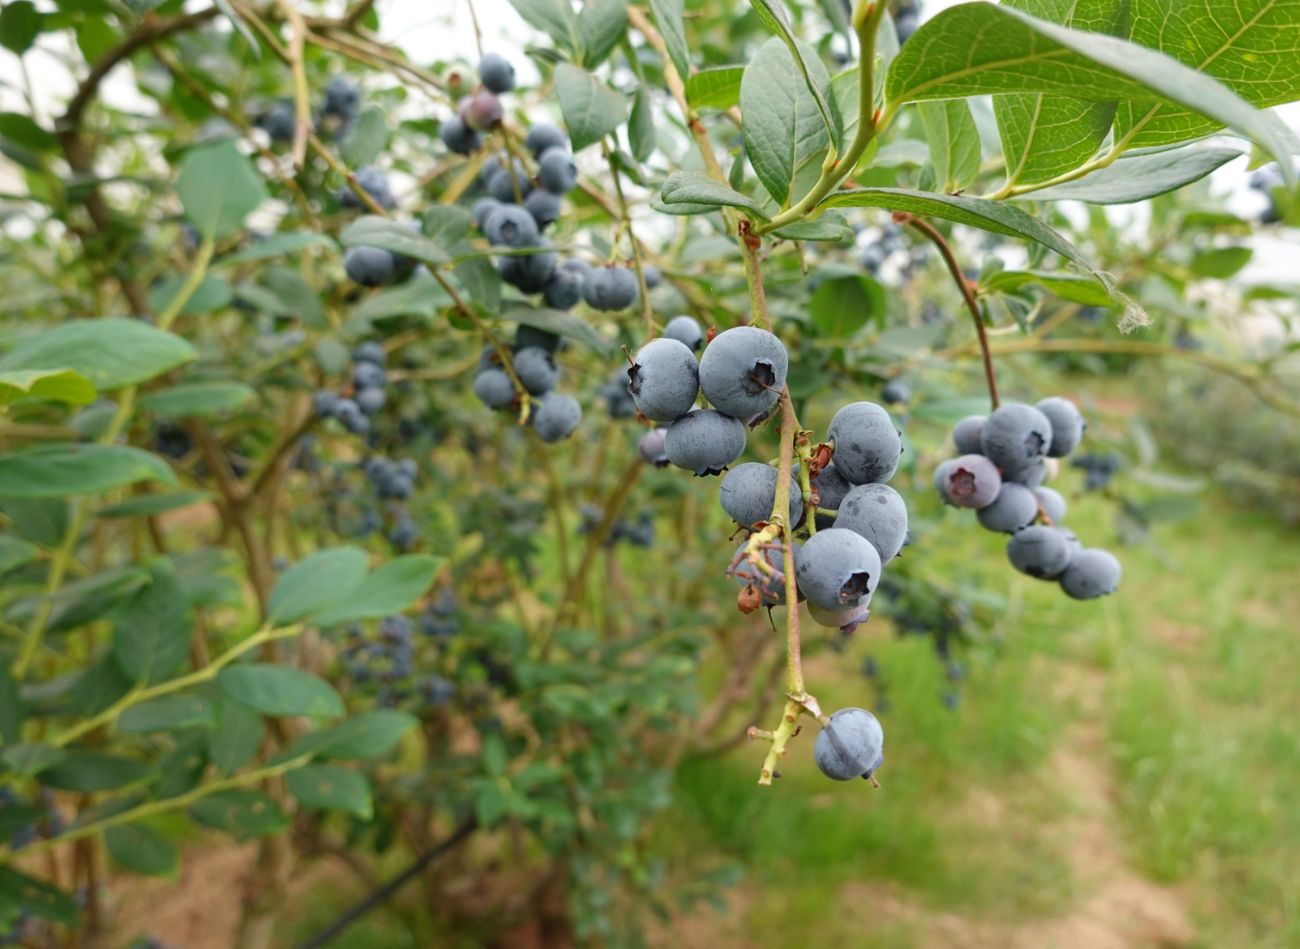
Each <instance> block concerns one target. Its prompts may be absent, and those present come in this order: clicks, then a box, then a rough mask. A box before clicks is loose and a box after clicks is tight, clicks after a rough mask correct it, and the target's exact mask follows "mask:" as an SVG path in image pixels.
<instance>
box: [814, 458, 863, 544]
mask: <svg viewBox="0 0 1300 949" xmlns="http://www.w3.org/2000/svg"><path fill="white" fill-rule="evenodd" d="M809 483H810V484H811V485H812V488H813V490H814V491H816V492H817V507H818V508H819V509H821V510H825V511H838V510H839V509H840V504H842V503H843V501H844V498H845V497H846V496H847V495H848V493H849V489H850V488H852V487H853V485H851V484H849V483H848V482H847V481H846V480H844V475H842V474H840V473H839V470H838V469H837V468H836V467H835V462H833V461H832V462H828V463H827V464H826V465H825V466H823V467H822V469H821V470H820V471H818V472H817V474H815V475H813V476H812V478H811V480H810V482H809ZM834 523H835V516H834V515H826V514H818V515H817V529H818V530H821V529H823V528H825V527H830V526H831V525H833V524H834Z"/></svg>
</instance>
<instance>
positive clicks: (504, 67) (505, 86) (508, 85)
mask: <svg viewBox="0 0 1300 949" xmlns="http://www.w3.org/2000/svg"><path fill="white" fill-rule="evenodd" d="M478 77H479V79H481V80H483V85H485V86H487V87H488V89H490V90H491V91H493V92H497V93H501V92H509V91H510V90H511V89H513V88H514V87H515V67H514V66H512V65H511V64H510V60H508V59H506V58H505V57H504V56H502V55H501V54H500V53H487V54H485V55H484V56H483V58H482V59H481V60H479V64H478Z"/></svg>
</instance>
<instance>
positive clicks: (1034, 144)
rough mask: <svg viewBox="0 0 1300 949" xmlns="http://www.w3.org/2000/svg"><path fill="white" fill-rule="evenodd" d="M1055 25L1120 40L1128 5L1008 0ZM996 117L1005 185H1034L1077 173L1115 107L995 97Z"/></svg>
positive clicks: (1107, 0) (1123, 1) (1064, 99)
mask: <svg viewBox="0 0 1300 949" xmlns="http://www.w3.org/2000/svg"><path fill="white" fill-rule="evenodd" d="M1004 6H1008V7H1012V8H1014V9H1016V10H1023V11H1024V12H1025V13H1031V14H1033V15H1034V16H1036V17H1040V18H1041V19H1044V20H1048V21H1050V22H1052V23H1060V24H1062V25H1064V26H1069V27H1072V28H1074V29H1078V30H1091V31H1092V32H1094V33H1109V34H1111V35H1114V36H1121V35H1123V32H1124V26H1125V12H1126V9H1127V7H1128V3H1127V0H1005V2H1004ZM993 113H994V115H996V116H997V120H998V135H999V136H1000V137H1001V139H1002V151H1003V154H1004V155H1005V156H1006V161H1007V181H1008V183H1010V184H1015V183H1017V182H1019V183H1024V184H1032V183H1035V182H1039V181H1047V180H1048V179H1050V178H1053V177H1055V176H1056V175H1059V174H1062V173H1063V172H1067V171H1070V170H1072V169H1074V168H1077V167H1079V166H1080V165H1082V164H1083V163H1084V162H1085V161H1087V160H1088V159H1090V158H1092V156H1093V155H1095V154H1096V153H1097V150H1098V149H1099V148H1101V143H1102V142H1103V141H1104V140H1105V138H1106V133H1107V132H1109V131H1110V124H1111V120H1112V119H1113V118H1114V117H1115V103H1114V102H1089V101H1087V100H1085V99H1078V98H1074V97H1070V96H1062V95H1046V94H1041V93H1040V94H1030V95H1021V94H1015V95H1005V96H995V97H994V99H993Z"/></svg>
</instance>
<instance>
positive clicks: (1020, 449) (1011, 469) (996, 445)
mask: <svg viewBox="0 0 1300 949" xmlns="http://www.w3.org/2000/svg"><path fill="white" fill-rule="evenodd" d="M1051 444H1052V423H1051V422H1050V421H1049V420H1048V418H1047V416H1046V415H1044V414H1043V413H1042V412H1040V411H1038V409H1036V408H1034V407H1033V406H1032V405H1025V404H1023V403H1020V402H1007V403H1004V404H1003V405H1001V406H999V407H998V408H997V409H995V410H994V411H993V413H992V414H991V415H989V417H988V418H987V419H986V420H985V421H984V427H983V429H981V431H980V454H982V455H984V456H986V457H987V458H988V459H989V461H991V462H993V464H995V465H997V466H998V467H999V468H1001V469H1002V473H1003V474H1004V475H1006V474H1014V473H1016V472H1020V471H1024V470H1025V469H1027V468H1032V467H1033V465H1034V464H1035V463H1037V462H1040V461H1042V460H1043V456H1044V455H1046V454H1047V449H1048V447H1049V446H1050V445H1051Z"/></svg>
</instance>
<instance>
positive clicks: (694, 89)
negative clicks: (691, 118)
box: [686, 66, 745, 110]
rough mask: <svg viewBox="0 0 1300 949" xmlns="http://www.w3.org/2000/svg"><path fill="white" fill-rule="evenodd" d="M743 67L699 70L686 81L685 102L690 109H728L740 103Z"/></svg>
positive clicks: (715, 67) (719, 67) (718, 67)
mask: <svg viewBox="0 0 1300 949" xmlns="http://www.w3.org/2000/svg"><path fill="white" fill-rule="evenodd" d="M744 75H745V67H744V66H714V67H713V68H712V69H701V70H700V71H699V72H697V73H695V74H694V75H693V76H691V78H690V79H688V80H686V102H687V104H688V105H689V106H690V107H691V108H692V109H696V110H699V109H730V108H731V107H732V106H733V105H738V104H739V103H740V80H741V78H742V77H743V76H744Z"/></svg>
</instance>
